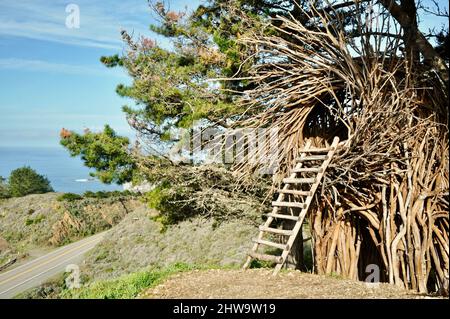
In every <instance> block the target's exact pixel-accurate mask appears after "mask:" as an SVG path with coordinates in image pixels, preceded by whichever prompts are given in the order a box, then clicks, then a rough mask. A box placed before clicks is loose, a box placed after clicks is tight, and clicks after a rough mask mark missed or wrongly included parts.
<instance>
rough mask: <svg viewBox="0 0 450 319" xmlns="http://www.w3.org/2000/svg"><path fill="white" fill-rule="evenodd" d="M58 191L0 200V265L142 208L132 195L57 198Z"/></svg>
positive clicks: (78, 236) (103, 227) (94, 230)
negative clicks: (68, 199)
mask: <svg viewBox="0 0 450 319" xmlns="http://www.w3.org/2000/svg"><path fill="white" fill-rule="evenodd" d="M61 195H62V194H60V193H47V194H39V195H28V196H25V197H18V198H10V199H4V200H1V201H0V265H2V264H3V263H4V262H6V261H7V260H8V259H10V258H13V257H16V258H18V259H21V258H25V257H27V256H28V255H29V254H33V253H34V252H36V251H38V252H36V253H37V254H39V252H40V251H45V250H48V249H51V248H54V247H57V246H61V245H64V244H67V243H69V242H72V241H75V240H77V239H81V238H83V237H86V236H89V235H92V234H95V233H97V232H100V231H103V230H106V229H109V228H111V227H112V226H113V225H116V224H117V223H118V222H120V220H122V218H123V217H124V216H126V215H127V214H128V213H129V212H131V211H135V210H137V209H145V205H144V204H142V203H141V202H140V201H138V200H137V199H135V198H132V197H127V196H116V197H111V198H83V199H79V200H74V201H67V200H60V196H61Z"/></svg>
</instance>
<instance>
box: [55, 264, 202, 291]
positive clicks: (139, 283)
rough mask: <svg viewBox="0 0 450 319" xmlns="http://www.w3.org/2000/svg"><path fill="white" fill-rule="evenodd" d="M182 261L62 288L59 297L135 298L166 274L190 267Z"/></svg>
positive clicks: (165, 276)
mask: <svg viewBox="0 0 450 319" xmlns="http://www.w3.org/2000/svg"><path fill="white" fill-rule="evenodd" d="M196 268H197V267H195V266H190V265H187V264H184V263H176V264H174V265H173V266H170V267H168V268H163V269H152V270H147V271H141V272H137V273H133V274H129V275H125V276H122V277H119V278H117V279H113V280H106V281H98V282H93V283H92V284H90V285H89V286H86V287H82V288H79V289H72V290H64V291H63V293H62V294H61V298H74V299H131V298H136V297H137V296H138V295H139V293H141V292H142V291H143V290H145V289H148V288H151V287H154V286H156V285H158V284H159V283H161V282H162V281H163V280H164V279H166V278H167V277H168V276H170V275H172V274H175V273H178V272H182V271H188V270H192V269H196Z"/></svg>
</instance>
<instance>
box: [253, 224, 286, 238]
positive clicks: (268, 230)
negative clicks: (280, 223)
mask: <svg viewBox="0 0 450 319" xmlns="http://www.w3.org/2000/svg"><path fill="white" fill-rule="evenodd" d="M259 230H260V231H263V232H266V233H272V234H278V235H285V236H291V235H292V230H287V229H278V228H271V227H264V226H259Z"/></svg>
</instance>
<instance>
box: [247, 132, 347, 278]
mask: <svg viewBox="0 0 450 319" xmlns="http://www.w3.org/2000/svg"><path fill="white" fill-rule="evenodd" d="M338 144H339V138H338V137H335V138H334V139H333V142H332V144H331V146H330V147H327V148H310V146H311V141H310V140H308V142H307V143H306V144H305V147H304V148H303V149H302V150H300V152H299V156H298V158H297V159H296V161H295V162H296V163H295V166H294V169H293V170H292V173H291V175H290V176H289V177H287V178H284V179H283V184H284V185H283V187H282V188H281V189H278V190H277V193H278V197H277V200H276V201H275V202H272V206H273V208H272V212H271V213H270V214H268V215H267V216H268V218H267V220H266V221H265V223H264V224H263V225H262V226H260V227H259V235H258V237H257V238H256V239H253V242H254V245H253V248H252V250H251V251H250V252H249V253H248V257H247V261H246V262H245V264H244V266H243V268H244V269H246V268H248V267H249V266H250V263H251V261H252V259H258V260H263V261H269V262H274V263H276V264H277V265H276V267H275V270H274V273H273V274H274V275H276V274H277V273H278V272H279V271H280V270H281V267H283V264H284V263H285V261H286V258H287V257H288V256H289V253H290V251H291V248H292V245H293V244H294V242H295V239H296V238H297V235H298V233H299V231H301V228H302V224H303V221H304V219H305V216H306V213H307V212H308V209H309V206H310V205H311V202H312V200H313V197H314V194H315V193H316V190H317V188H318V186H319V184H320V182H321V180H322V178H323V176H324V173H325V170H326V169H327V167H328V164H330V161H331V159H332V157H333V155H334V153H335V151H336V149H337V147H338ZM319 163H320V164H319ZM308 186H309V187H308ZM298 188H300V189H298ZM289 196H290V197H291V198H293V199H294V201H289ZM294 196H295V197H297V199H295V198H294ZM286 197H287V199H288V200H286ZM299 200H300V201H299ZM283 208H285V210H289V211H290V214H289V213H283V212H282V209H283ZM295 208H297V209H300V213H299V214H298V215H295V214H294V212H293V211H294V209H295ZM278 219H280V220H291V221H295V225H294V227H293V228H292V229H279V228H272V227H270V226H271V224H272V222H273V221H275V220H278ZM266 234H269V235H271V234H275V235H281V236H286V237H288V240H287V242H286V244H282V243H275V242H273V241H270V240H268V239H265V235H266ZM260 245H264V246H269V247H273V248H278V249H281V250H282V253H281V256H276V255H268V254H261V253H258V248H259V247H260Z"/></svg>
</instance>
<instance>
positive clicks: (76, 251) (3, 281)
mask: <svg viewBox="0 0 450 319" xmlns="http://www.w3.org/2000/svg"><path fill="white" fill-rule="evenodd" d="M105 233H106V232H103V233H100V234H96V235H94V236H91V237H88V238H85V239H83V240H80V241H78V242H75V243H72V244H70V245H67V246H64V247H61V248H58V249H56V250H54V251H52V252H51V253H48V254H46V255H44V256H41V257H39V258H36V259H34V260H32V261H29V262H27V263H26V264H23V265H20V266H18V267H16V268H14V269H11V270H9V271H6V272H3V273H0V299H9V298H12V297H14V296H16V295H17V294H19V293H21V292H23V291H25V290H27V289H29V288H33V287H36V286H38V285H40V284H42V283H44V282H45V281H47V280H48V279H50V278H51V277H53V276H55V275H56V274H58V273H61V272H64V271H65V269H66V267H67V265H70V264H77V263H79V262H81V261H82V260H83V255H84V254H85V253H86V252H87V251H88V250H90V249H92V248H93V247H94V246H95V245H96V244H97V243H99V242H100V241H101V240H102V238H103V236H104V235H105Z"/></svg>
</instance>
